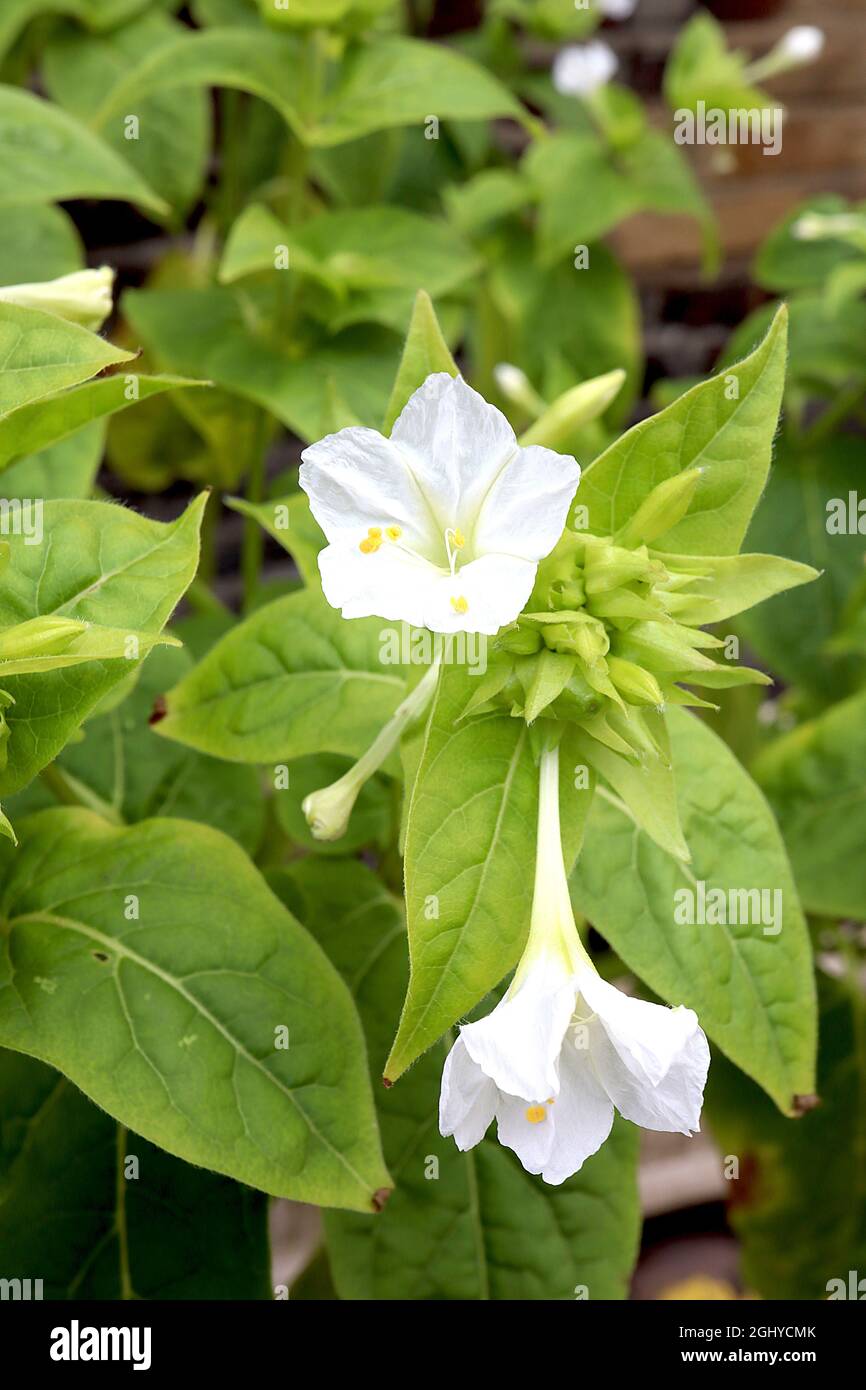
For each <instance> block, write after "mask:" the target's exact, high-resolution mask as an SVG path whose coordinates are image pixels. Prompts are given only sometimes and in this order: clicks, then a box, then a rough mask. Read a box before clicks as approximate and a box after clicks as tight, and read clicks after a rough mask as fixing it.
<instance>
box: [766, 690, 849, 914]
mask: <svg viewBox="0 0 866 1390" xmlns="http://www.w3.org/2000/svg"><path fill="white" fill-rule="evenodd" d="M864 767H866V692H861V693H860V694H858V695H854V696H852V697H851V699H849V700H843V701H841V703H840V704H837V705H833V706H832V708H831V709H829V710H827V711H826V712H825V713H824V714H822V715H820V716H819V717H818V718H817V719H812V720H810V721H809V722H808V723H807V724H803V725H801V727H800V728H798V729H794V730H793V731H792V732H791V733H790V734H787V735H785V736H784V737H783V738H780V739H778V740H777V741H776V742H775V743H773V744H771V745H770V746H769V747H768V748H766V749H765V750H764V751H763V753H762V754H761V755H760V757H759V758H758V760H757V763H756V764H755V766H754V768H753V772H754V775H755V778H756V780H757V781H758V782H759V783H760V785H761V786H762V787H763V789H764V791H765V792H766V794H767V796H768V797H769V800H770V804H771V806H772V807H773V810H774V811H775V812H776V816H777V818H778V821H779V825H780V827H781V830H782V834H783V835H784V837H785V844H786V846H787V849H788V853H789V855H790V856H791V863H792V864H793V866H794V873H795V875H796V878H797V888H798V889H799V892H800V896H801V898H802V900H803V906H804V907H805V908H806V910H807V911H808V912H815V913H819V914H822V915H826V916H829V917H853V918H854V919H855V921H860V922H862V921H866V875H864V872H863V844H864V842H866V787H864V784H863V768H864Z"/></svg>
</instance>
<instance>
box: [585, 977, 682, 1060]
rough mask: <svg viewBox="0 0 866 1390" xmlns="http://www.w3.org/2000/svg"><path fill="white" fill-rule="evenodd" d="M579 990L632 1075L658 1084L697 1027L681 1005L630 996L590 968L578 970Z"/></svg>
mask: <svg viewBox="0 0 866 1390" xmlns="http://www.w3.org/2000/svg"><path fill="white" fill-rule="evenodd" d="M578 987H579V989H580V993H581V994H582V995H583V998H584V999H585V1000H586V1002H587V1004H588V1005H589V1006H590V1008H591V1009H592V1010H593V1011H594V1012H595V1013H596V1014H598V1016H599V1018H600V1020H601V1022H602V1024H603V1026H604V1030H605V1032H606V1033H607V1036H608V1037H609V1038H610V1041H611V1043H612V1044H613V1046H614V1048H615V1050H616V1052H617V1054H618V1056H619V1058H620V1060H621V1061H622V1062H623V1064H624V1065H625V1067H626V1068H627V1069H628V1070H629V1071H630V1072H631V1073H632V1075H633V1076H635V1077H637V1079H638V1080H639V1081H640V1080H646V1081H648V1082H649V1083H650V1085H652V1086H656V1085H658V1083H659V1082H660V1081H661V1079H662V1077H664V1076H666V1075H667V1073H668V1071H669V1070H670V1068H671V1065H672V1064H673V1062H674V1059H675V1058H676V1057H678V1056H679V1054H680V1053H681V1052H682V1051H683V1048H684V1047H685V1045H686V1043H687V1042H688V1041H689V1039H690V1038H691V1037H692V1036H693V1035H694V1033H695V1032H696V1031H697V1029H698V1016H697V1014H696V1013H694V1011H693V1010H692V1009H685V1008H683V1007H682V1006H680V1007H678V1008H676V1009H669V1008H667V1006H666V1005H664V1004H649V1003H647V1001H646V1000H645V999H633V998H631V996H630V995H628V994H623V992H622V990H619V989H617V988H616V987H615V986H614V985H609V984H608V983H607V982H606V981H605V980H603V979H602V978H601V976H600V975H597V974H596V973H595V971H594V970H588V969H587V970H583V971H581V973H580V978H579V985H578Z"/></svg>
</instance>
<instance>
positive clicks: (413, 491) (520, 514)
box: [300, 372, 580, 635]
mask: <svg viewBox="0 0 866 1390" xmlns="http://www.w3.org/2000/svg"><path fill="white" fill-rule="evenodd" d="M302 458H303V463H302V465H301V470H300V483H301V487H302V488H303V489H304V491H305V492H306V493H307V495H308V497H309V499H310V508H311V510H312V513H313V516H314V517H315V518H316V520H317V521H318V523H319V525H320V526H321V528H322V530H323V531H324V533H325V535H326V537H327V539H328V545H327V546H326V547H325V549H324V550H322V551H321V553H320V555H319V569H320V572H321V575H322V587H323V589H324V593H325V598H326V599H327V600H328V602H329V603H330V605H331V607H332V608H339V609H340V610H341V611H342V614H343V617H344V618H365V617H379V618H385V619H388V620H396V621H404V622H407V623H411V624H412V626H413V627H427V628H430V629H432V630H433V631H434V632H481V633H487V634H488V635H492V634H493V633H496V632H498V630H499V629H500V628H501V627H503V626H504V625H505V624H506V623H510V622H511V621H512V620H513V619H514V618H516V617H517V615H518V613H519V612H520V611H521V609H522V608H523V607H524V605H525V603H526V601H527V599H528V598H529V595H530V592H531V590H532V585H533V583H534V582H535V572H536V569H537V567H538V562H539V560H542V559H543V558H544V557H545V556H546V555H548V554H549V553H550V551H551V550H552V549H553V547H554V545H555V544H556V542H557V541H558V540H559V537H560V535H561V534H562V529H563V526H564V525H565V520H566V515H567V512H568V506H569V503H570V502H571V499H572V497H573V496H574V491H575V488H576V487H577V484H578V482H579V480H580V468H579V467H578V465H577V463H576V462H575V460H574V459H573V458H571V457H570V456H567V455H562V454H556V453H554V452H553V451H552V450H551V449H545V448H542V447H541V446H539V445H532V446H530V447H529V448H525V449H524V448H521V447H520V445H519V444H518V442H517V440H516V438H515V435H514V431H513V430H512V428H511V426H510V425H509V423H508V421H507V420H506V418H505V416H504V415H503V414H502V413H501V411H499V410H497V409H496V408H495V407H494V406H492V405H489V404H488V402H487V401H485V400H484V398H483V397H482V396H480V395H479V394H478V392H477V391H473V390H472V388H471V387H470V386H467V384H466V382H465V381H463V379H462V378H461V377H451V376H448V374H447V373H445V372H438V373H435V374H434V375H432V376H429V377H428V378H427V380H426V381H425V382H424V385H423V386H421V387H420V388H419V390H417V391H416V392H415V393H414V395H413V396H412V397H411V398H410V400H409V402H408V404H407V405H406V407H405V409H404V410H403V412H402V414H401V415H400V416H399V418H398V419H397V421H396V423H395V425H394V428H393V431H392V433H391V437H390V439H386V438H384V436H383V435H381V434H379V433H378V432H377V431H376V430H372V429H365V428H362V427H355V426H352V427H350V428H349V429H344V430H340V431H339V432H338V433H337V434H330V435H328V436H327V437H326V438H325V439H322V440H320V441H319V442H318V443H317V444H312V445H310V447H309V448H307V449H305V450H304V453H303V455H302Z"/></svg>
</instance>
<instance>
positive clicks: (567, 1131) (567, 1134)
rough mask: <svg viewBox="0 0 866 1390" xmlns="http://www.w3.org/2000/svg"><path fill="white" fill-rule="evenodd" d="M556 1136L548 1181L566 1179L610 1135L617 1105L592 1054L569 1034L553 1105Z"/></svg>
mask: <svg viewBox="0 0 866 1390" xmlns="http://www.w3.org/2000/svg"><path fill="white" fill-rule="evenodd" d="M550 1112H551V1118H552V1120H553V1129H554V1137H553V1144H552V1146H551V1149H550V1153H549V1155H548V1157H547V1160H546V1162H545V1164H544V1168H543V1170H542V1177H543V1178H544V1181H545V1182H548V1183H552V1184H554V1185H558V1184H559V1183H561V1182H565V1180H566V1178H570V1177H571V1176H572V1175H573V1174H574V1173H576V1172H578V1170H579V1169H580V1168H581V1167H582V1166H583V1164H584V1162H585V1160H586V1159H587V1158H589V1157H590V1155H591V1154H594V1153H596V1152H597V1151H598V1150H599V1149H600V1148H601V1146H602V1144H603V1143H604V1141H605V1139H606V1138H607V1136H608V1135H609V1134H610V1131H611V1126H612V1125H613V1105H612V1104H611V1102H610V1100H609V1099H608V1097H607V1096H606V1095H605V1093H604V1091H603V1089H602V1087H601V1085H600V1084H599V1082H598V1079H597V1078H596V1075H595V1073H594V1071H593V1068H592V1063H591V1060H590V1053H589V1052H588V1051H587V1050H586V1049H584V1048H577V1047H575V1046H574V1043H573V1042H572V1040H571V1039H570V1038H569V1037H568V1036H566V1039H565V1041H564V1043H563V1045H562V1052H561V1054H560V1058H559V1095H558V1096H557V1098H556V1101H555V1102H554V1104H553V1105H552V1106H550Z"/></svg>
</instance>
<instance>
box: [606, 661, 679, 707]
mask: <svg viewBox="0 0 866 1390" xmlns="http://www.w3.org/2000/svg"><path fill="white" fill-rule="evenodd" d="M607 669H608V673H609V675H610V678H611V680H612V681H613V683H614V685H615V686H616V688H617V690H618V691H619V693H620V694H621V695H622V696H623V697H624V698H625V699H626V700H627V701H628V703H629V704H631V705H655V706H656V708H658V707H660V706H661V705H663V704H664V702H665V697H664V695H663V694H662V688H661V686H660V685H659V683H658V681H657V680H656V678H655V676H654V675H653V674H652V672H651V671H645V670H644V669H643V667H642V666H637V665H635V663H634V662H633V661H625V660H624V659H623V658H622V657H621V656H609V657H608V659H607Z"/></svg>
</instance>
